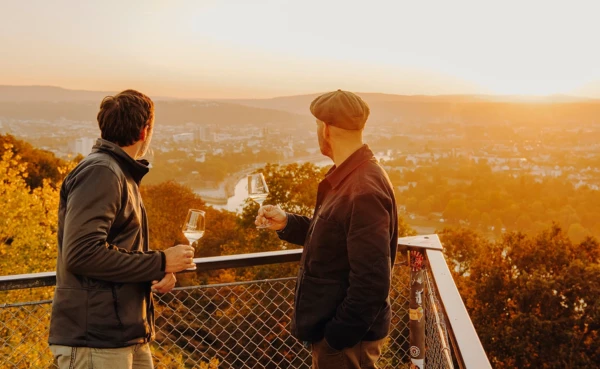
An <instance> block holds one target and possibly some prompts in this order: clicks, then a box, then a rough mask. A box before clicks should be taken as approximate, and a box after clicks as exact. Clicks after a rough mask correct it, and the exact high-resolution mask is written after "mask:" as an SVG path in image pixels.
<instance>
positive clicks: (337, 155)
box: [332, 141, 364, 168]
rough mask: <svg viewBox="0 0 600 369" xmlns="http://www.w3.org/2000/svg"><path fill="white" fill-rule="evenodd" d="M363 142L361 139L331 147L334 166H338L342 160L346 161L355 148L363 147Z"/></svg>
mask: <svg viewBox="0 0 600 369" xmlns="http://www.w3.org/2000/svg"><path fill="white" fill-rule="evenodd" d="M363 145H364V143H363V142H362V141H357V142H353V143H351V144H345V145H339V146H337V147H332V149H333V158H332V159H333V162H334V163H335V166H336V168H337V167H339V166H340V165H341V164H342V163H343V162H345V161H346V159H348V158H349V157H350V155H352V154H354V153H355V152H356V151H357V150H359V149H360V148H361V147H363Z"/></svg>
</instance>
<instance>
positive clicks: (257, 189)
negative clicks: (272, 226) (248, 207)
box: [248, 173, 269, 228]
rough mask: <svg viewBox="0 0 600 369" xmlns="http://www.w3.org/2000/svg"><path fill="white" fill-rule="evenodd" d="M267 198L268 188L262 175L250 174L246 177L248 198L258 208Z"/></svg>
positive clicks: (261, 226)
mask: <svg viewBox="0 0 600 369" xmlns="http://www.w3.org/2000/svg"><path fill="white" fill-rule="evenodd" d="M268 196H269V187H268V186H267V181H266V180H265V176H264V175H263V174H262V173H255V174H250V175H249V176H248V197H249V198H251V199H252V200H253V201H254V202H256V203H257V204H258V206H262V204H263V202H264V201H265V200H266V199H267V197H268ZM268 227H269V224H268V223H267V224H264V225H259V226H256V228H268Z"/></svg>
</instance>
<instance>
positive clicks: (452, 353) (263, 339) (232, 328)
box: [0, 235, 491, 369]
mask: <svg viewBox="0 0 600 369" xmlns="http://www.w3.org/2000/svg"><path fill="white" fill-rule="evenodd" d="M399 244H400V245H401V246H404V247H408V248H411V249H419V250H421V251H423V252H424V254H425V255H426V258H427V260H428V265H429V267H427V268H426V270H427V273H426V291H425V298H424V304H423V306H424V310H425V317H426V347H427V350H426V357H425V363H426V364H425V365H426V367H427V368H454V367H460V368H476V369H479V368H482V369H484V368H491V366H490V365H489V362H488V361H487V357H486V356H485V352H484V351H483V348H482V347H481V344H480V342H479V339H478V337H477V334H476V332H475V330H474V328H473V325H472V323H471V321H470V319H469V317H468V315H467V314H466V309H465V308H464V305H463V303H462V300H461V299H460V295H459V294H458V290H457V289H456V286H455V285H454V281H453V280H452V277H451V275H450V274H449V270H448V267H447V266H446V263H445V261H444V258H443V255H442V253H441V245H440V244H439V239H438V238H437V236H435V235H433V236H418V237H411V238H402V239H400V240H399ZM300 255H301V250H286V251H276V252H268V253H256V254H245V255H231V256H222V257H213V258H202V259H196V260H195V261H196V264H197V267H198V270H199V271H206V270H212V269H223V268H240V267H248V266H256V265H265V264H279V263H284V262H294V261H298V260H300ZM402 259H403V257H402V254H401V255H399V258H398V261H397V264H396V266H395V268H394V273H393V283H392V289H391V291H390V300H391V302H392V310H393V317H392V328H391V331H390V335H389V337H388V339H387V341H386V343H385V348H384V351H383V353H382V356H381V358H380V360H379V362H378V365H379V367H380V368H407V369H408V368H410V355H409V348H410V343H409V342H408V341H409V331H408V326H409V314H408V310H409V278H410V271H409V268H408V266H407V264H406V261H405V260H402ZM440 262H443V265H441V264H440ZM54 283H55V276H54V274H53V273H41V275H40V274H33V275H21V276H7V277H0V291H8V292H0V294H3V295H4V296H5V297H6V298H7V299H11V298H12V299H13V300H12V301H11V302H10V303H8V301H7V302H6V303H3V304H0V368H5V367H6V368H48V367H55V366H54V364H53V359H52V355H51V354H50V352H49V349H48V347H47V343H46V342H47V335H48V326H49V324H48V323H49V318H50V310H51V300H48V299H45V300H42V299H39V298H37V299H36V298H35V296H39V295H40V293H39V291H40V290H44V289H46V290H48V289H51V287H41V286H52V285H53V284H54ZM33 287H35V288H33ZM294 287H295V278H291V277H290V278H279V279H270V280H258V281H246V282H234V283H226V284H212V285H206V286H190V287H181V288H176V289H175V290H173V291H172V292H171V293H168V294H165V295H162V296H159V297H157V299H156V339H155V341H154V342H153V343H152V352H153V356H154V362H155V367H156V368H198V367H199V368H206V369H211V368H310V366H311V356H310V352H309V350H308V349H306V348H305V347H304V346H303V345H302V344H301V343H300V342H298V341H297V340H296V339H295V338H294V337H293V336H291V334H290V332H289V330H288V327H289V323H290V319H291V314H292V308H293V300H294ZM440 288H441V289H444V291H441V290H440ZM15 290H16V291H20V292H23V291H30V292H32V296H34V297H33V298H31V299H30V300H31V301H19V302H15V300H14V295H13V297H11V291H13V292H14V291H15ZM35 291H37V292H38V293H35ZM45 293H46V295H48V296H50V293H51V291H46V292H45ZM0 296H2V295H0Z"/></svg>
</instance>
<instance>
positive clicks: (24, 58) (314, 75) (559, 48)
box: [0, 0, 600, 98]
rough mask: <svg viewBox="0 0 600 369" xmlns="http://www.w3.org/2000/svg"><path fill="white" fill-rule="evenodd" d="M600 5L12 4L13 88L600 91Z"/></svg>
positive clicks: (239, 93)
mask: <svg viewBox="0 0 600 369" xmlns="http://www.w3.org/2000/svg"><path fill="white" fill-rule="evenodd" d="M599 10H600V1H597V0H594V1H578V0H564V1H553V0H545V1H537V0H518V1H515V0H503V1H499V0H495V1H488V0H473V1H471V0H452V1H447V0H439V1H428V0H420V1H415V0H411V1H404V0H390V1H382V0H369V1H365V0H361V1H354V0H345V1H328V0H297V1H296V0H294V1H284V0H279V1H275V0H239V1H236V0H221V1H202V0H197V1H154V0H146V1H137V0H128V1H124V0H117V1H113V0H103V1H74V0H73V1H67V0H53V1H31V0H0V85H52V86H61V87H65V88H72V89H84V90H103V91H116V90H120V89H125V88H136V89H139V90H141V91H142V92H145V93H147V94H150V95H161V96H173V97H184V98H268V97H275V96H283V95H297V94H305V93H315V92H322V91H330V90H335V89H338V88H341V89H346V90H350V91H356V92H383V93H395V94H427V95H440V94H510V95H551V94H570V95H578V96H589V97H596V98H598V97H600V47H598V42H599V40H598V38H599V37H598V36H600V22H599V21H598V20H597V19H598V17H597V15H598V14H599Z"/></svg>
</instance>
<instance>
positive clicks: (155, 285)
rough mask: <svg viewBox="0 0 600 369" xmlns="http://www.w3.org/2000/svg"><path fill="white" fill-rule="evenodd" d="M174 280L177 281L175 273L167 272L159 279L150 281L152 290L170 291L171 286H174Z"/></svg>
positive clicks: (158, 291)
mask: <svg viewBox="0 0 600 369" xmlns="http://www.w3.org/2000/svg"><path fill="white" fill-rule="evenodd" d="M175 282H177V278H175V274H173V273H167V274H165V276H164V277H163V279H161V280H160V281H152V292H157V293H167V292H171V290H172V289H173V287H175Z"/></svg>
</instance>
